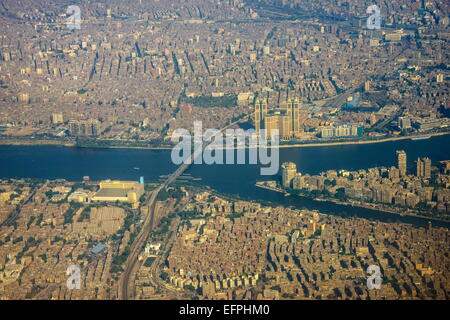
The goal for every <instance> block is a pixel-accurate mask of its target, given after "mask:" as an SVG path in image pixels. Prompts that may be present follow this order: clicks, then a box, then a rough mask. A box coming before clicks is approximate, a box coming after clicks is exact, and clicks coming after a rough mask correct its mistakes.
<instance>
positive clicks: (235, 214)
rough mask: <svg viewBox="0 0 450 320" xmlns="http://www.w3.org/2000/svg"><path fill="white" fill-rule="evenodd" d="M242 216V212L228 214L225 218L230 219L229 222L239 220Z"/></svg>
mask: <svg viewBox="0 0 450 320" xmlns="http://www.w3.org/2000/svg"><path fill="white" fill-rule="evenodd" d="M243 216H244V213H243V212H240V213H237V212H233V213H232V214H229V215H228V216H227V218H228V219H230V220H234V219H237V218H241V217H243Z"/></svg>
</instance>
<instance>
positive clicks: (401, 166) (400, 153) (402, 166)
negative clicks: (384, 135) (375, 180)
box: [397, 150, 406, 176]
mask: <svg viewBox="0 0 450 320" xmlns="http://www.w3.org/2000/svg"><path fill="white" fill-rule="evenodd" d="M397 163H398V170H399V171H400V175H401V176H405V175H406V152H405V151H404V150H397Z"/></svg>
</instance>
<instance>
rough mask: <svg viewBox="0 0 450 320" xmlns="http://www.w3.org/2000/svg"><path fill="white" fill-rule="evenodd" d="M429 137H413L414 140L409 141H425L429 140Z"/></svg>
mask: <svg viewBox="0 0 450 320" xmlns="http://www.w3.org/2000/svg"><path fill="white" fill-rule="evenodd" d="M430 138H431V136H426V137H415V138H411V140H413V141H416V140H427V139H430Z"/></svg>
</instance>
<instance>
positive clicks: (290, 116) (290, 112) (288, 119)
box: [255, 98, 301, 139]
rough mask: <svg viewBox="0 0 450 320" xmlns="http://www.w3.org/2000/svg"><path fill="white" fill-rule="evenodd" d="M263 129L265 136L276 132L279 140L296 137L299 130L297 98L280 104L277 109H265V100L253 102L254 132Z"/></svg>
mask: <svg viewBox="0 0 450 320" xmlns="http://www.w3.org/2000/svg"><path fill="white" fill-rule="evenodd" d="M261 129H265V130H266V134H267V136H269V137H270V136H272V135H273V134H275V132H274V130H278V134H279V136H280V138H281V139H289V138H292V137H298V136H299V135H300V133H301V130H300V103H299V100H298V99H297V98H295V99H289V100H287V101H283V102H281V103H280V106H279V108H277V109H271V110H268V109H267V100H266V99H262V100H261V99H258V100H256V102H255V130H256V134H257V135H259V134H260V130H261Z"/></svg>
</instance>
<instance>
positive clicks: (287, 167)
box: [281, 162, 297, 188]
mask: <svg viewBox="0 0 450 320" xmlns="http://www.w3.org/2000/svg"><path fill="white" fill-rule="evenodd" d="M296 174H297V165H296V164H295V163H293V162H285V163H283V164H282V165H281V183H282V184H283V187H285V188H291V183H292V180H293V179H294V178H295V175H296Z"/></svg>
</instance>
